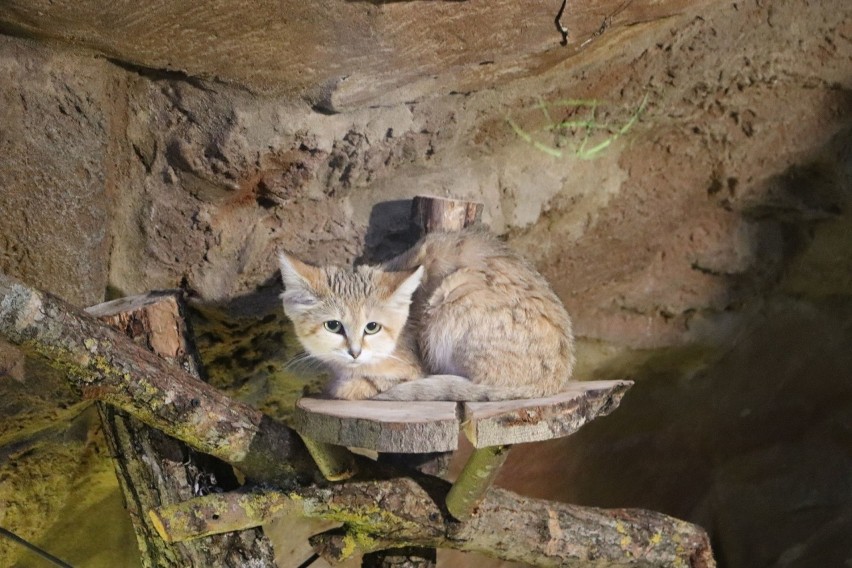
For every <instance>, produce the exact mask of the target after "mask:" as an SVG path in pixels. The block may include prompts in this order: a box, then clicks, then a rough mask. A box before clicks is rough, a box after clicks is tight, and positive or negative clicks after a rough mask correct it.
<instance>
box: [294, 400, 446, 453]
mask: <svg viewBox="0 0 852 568" xmlns="http://www.w3.org/2000/svg"><path fill="white" fill-rule="evenodd" d="M293 426H294V428H295V429H296V430H297V431H298V432H299V433H300V434H301V435H302V436H306V437H309V438H313V439H314V440H318V441H320V442H326V443H329V444H337V445H341V446H350V447H359V448H367V449H370V450H376V451H378V452H394V453H406V454H421V453H427V452H446V451H452V450H455V449H456V447H457V445H458V432H459V426H460V424H459V419H458V416H457V413H456V403H455V402H410V403H400V402H396V401H379V400H325V399H318V398H302V399H299V401H298V402H296V412H295V414H294V415H293Z"/></svg>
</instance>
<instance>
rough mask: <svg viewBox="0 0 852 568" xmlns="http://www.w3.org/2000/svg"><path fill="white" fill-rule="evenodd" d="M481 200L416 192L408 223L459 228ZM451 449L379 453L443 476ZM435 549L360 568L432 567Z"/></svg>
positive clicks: (373, 556)
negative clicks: (434, 451)
mask: <svg viewBox="0 0 852 568" xmlns="http://www.w3.org/2000/svg"><path fill="white" fill-rule="evenodd" d="M483 207H484V206H483V204H482V203H476V202H473V201H461V200H458V199H448V198H444V197H435V196H426V195H418V196H417V197H415V198H414V199H413V200H412V202H411V222H412V223H413V224H414V226H415V228H416V229H417V230H418V231H419V236H421V237H422V236H423V235H426V234H428V233H433V232H437V231H460V230H462V229H464V228H467V227H470V226H472V225H474V224H476V223H478V222H479V220H480V218H481V217H482V209H483ZM451 456H452V452H437V453H434V454H427V455H424V456H416V455H410V454H409V455H406V454H382V455H381V456H380V460H381V461H383V462H385V463H391V464H394V465H403V466H407V467H412V468H414V469H417V470H419V471H422V472H424V473H428V474H429V475H443V474H445V473H446V471H447V468H449V465H450V457H451ZM435 559H436V557H435V549H434V548H420V547H411V548H406V549H405V550H399V549H395V550H383V551H379V552H372V553H369V554H365V555H364V560H363V563H362V566H363V568H392V567H393V568H398V567H400V566H407V567H412V568H427V567H433V566H435Z"/></svg>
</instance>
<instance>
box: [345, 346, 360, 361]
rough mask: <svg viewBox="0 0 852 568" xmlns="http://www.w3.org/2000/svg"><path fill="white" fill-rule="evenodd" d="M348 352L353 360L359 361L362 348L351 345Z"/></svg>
mask: <svg viewBox="0 0 852 568" xmlns="http://www.w3.org/2000/svg"><path fill="white" fill-rule="evenodd" d="M347 351H349V354H350V355H351V356H352V358H353V359H357V358H358V355H360V354H361V347H360V346H359V345H350V346H349V349H348V350H347Z"/></svg>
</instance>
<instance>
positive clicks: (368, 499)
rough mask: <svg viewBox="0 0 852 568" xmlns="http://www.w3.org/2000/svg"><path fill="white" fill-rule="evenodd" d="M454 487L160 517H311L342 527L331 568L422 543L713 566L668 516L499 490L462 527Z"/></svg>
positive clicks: (181, 523) (364, 486) (330, 550)
mask: <svg viewBox="0 0 852 568" xmlns="http://www.w3.org/2000/svg"><path fill="white" fill-rule="evenodd" d="M414 475H417V474H414ZM449 487H450V485H449V483H447V482H445V481H443V480H440V479H437V478H434V477H429V476H417V477H412V478H393V479H383V480H364V481H350V482H348V483H343V484H337V485H333V486H330V487H322V488H320V487H315V486H311V487H303V488H299V489H296V490H294V491H293V492H292V493H288V494H285V493H280V492H263V493H251V494H244V493H229V494H218V495H208V496H206V497H200V498H198V499H194V500H192V501H190V502H185V503H180V504H178V505H174V506H170V507H163V508H160V509H158V510H157V511H156V513H155V514H156V516H157V518H158V519H159V520H160V523H161V525H162V526H163V528H164V531H165V532H166V534H168V536H169V538H171V539H174V540H184V539H188V538H197V537H198V536H203V535H206V534H213V533H215V532H218V531H225V530H237V529H242V528H247V527H249V526H255V524H260V523H262V522H265V521H267V520H269V519H270V518H271V517H273V516H275V515H276V514H280V511H285V510H286V511H291V510H293V509H296V510H297V511H298V512H299V513H300V514H302V515H304V516H306V517H313V518H320V519H325V520H333V521H340V522H342V523H344V527H345V529H346V530H344V531H342V532H341V531H332V532H329V533H324V534H323V535H321V536H319V537H317V538H315V539H314V541H313V544H314V546H315V549H316V550H317V551H318V552H320V553H321V554H322V555H323V556H324V557H326V559H327V560H329V561H331V562H338V561H340V560H344V559H345V558H347V557H349V556H351V555H352V554H353V553H354V552H356V551H359V552H371V551H375V550H382V549H385V548H388V547H406V546H412V545H416V546H420V547H430V548H431V547H435V548H454V549H457V550H464V551H470V552H481V553H484V554H487V555H489V556H496V557H498V558H502V559H505V560H511V561H517V562H525V563H528V564H531V565H533V566H586V565H588V564H589V563H595V565H599V566H628V565H629V566H691V567H694V568H709V567H712V566H715V564H714V562H713V556H712V552H711V550H710V544H709V540H708V538H707V535H706V534H705V533H704V531H702V530H701V529H700V528H698V527H696V526H695V525H692V524H690V523H686V522H683V521H679V520H677V519H674V518H672V517H668V516H666V515H663V514H661V513H655V512H652V511H644V510H639V509H611V510H606V509H597V508H590V507H579V506H575V505H567V504H563V503H553V502H549V501H543V500H539V499H526V498H523V497H520V496H518V495H515V494H514V493H511V492H509V491H505V490H502V489H492V490H491V491H489V492H488V494H487V495H486V496H485V498H484V499H483V501H482V502H481V503H480V505H479V507H478V509H477V511H476V513H475V514H474V515H473V516H472V517H470V519H468V520H467V521H466V522H464V523H459V522H456V521H454V520H453V519H452V518H451V517H449V516H448V515H447V514H446V511H445V510H444V509H443V508H441V507H440V506H439V505H437V504H438V503H443V501H444V498H445V497H446V493H447V491H448V490H449ZM377 504H381V505H380V506H379V507H377ZM389 535H393V537H392V538H390V537H389Z"/></svg>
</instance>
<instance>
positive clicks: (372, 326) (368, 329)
mask: <svg viewBox="0 0 852 568" xmlns="http://www.w3.org/2000/svg"><path fill="white" fill-rule="evenodd" d="M380 329H382V324H380V323H376V322H374V321H371V322H370V323H368V324H367V325H365V326H364V333H366V334H367V335H373V334H376V333H379V330H380Z"/></svg>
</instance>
